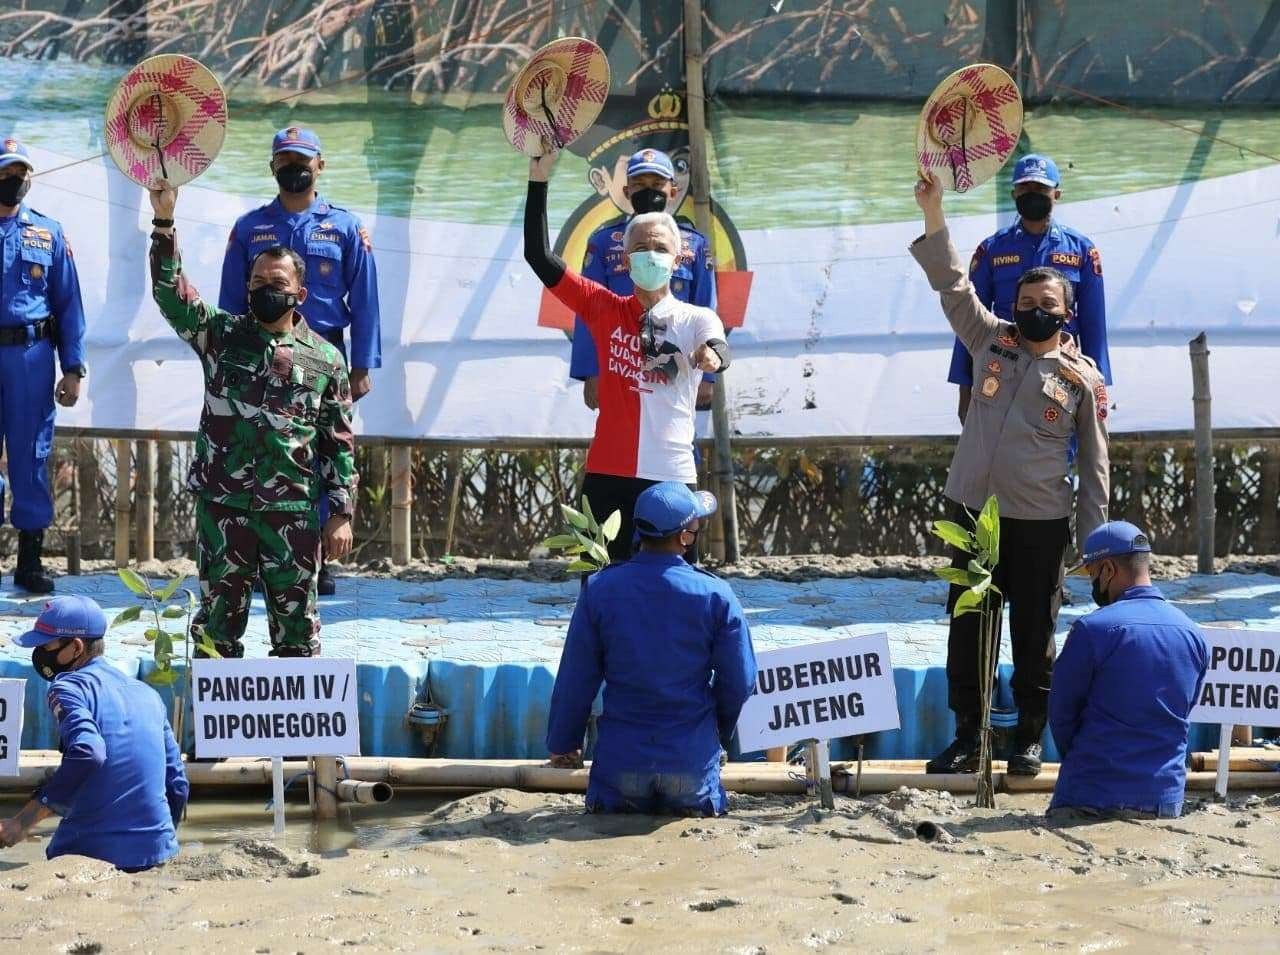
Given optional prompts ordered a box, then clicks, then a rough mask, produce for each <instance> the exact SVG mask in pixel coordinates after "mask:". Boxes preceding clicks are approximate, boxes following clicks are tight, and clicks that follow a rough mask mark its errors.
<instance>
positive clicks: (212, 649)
mask: <svg viewBox="0 0 1280 955" xmlns="http://www.w3.org/2000/svg"><path fill="white" fill-rule="evenodd" d="M200 650H201V652H202V653H204V654H205V656H208V657H212V658H213V659H215V660H221V659H222V654H221V653H219V652H218V648H217V647H216V646H215V645H214V642H213V637H211V636H209V635H208V634H203V635H202V636H201V638H200Z"/></svg>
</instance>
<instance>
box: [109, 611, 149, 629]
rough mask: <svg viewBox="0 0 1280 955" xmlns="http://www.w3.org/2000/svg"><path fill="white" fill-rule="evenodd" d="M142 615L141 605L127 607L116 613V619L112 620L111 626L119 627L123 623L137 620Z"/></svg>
mask: <svg viewBox="0 0 1280 955" xmlns="http://www.w3.org/2000/svg"><path fill="white" fill-rule="evenodd" d="M141 616H142V608H141V607H136V606H135V607H125V608H124V609H123V610H121V611H120V612H119V613H118V614H116V619H114V620H112V621H111V626H113V627H117V626H119V625H120V624H122V623H132V622H133V621H135V620H137V619H138V618H139V617H141Z"/></svg>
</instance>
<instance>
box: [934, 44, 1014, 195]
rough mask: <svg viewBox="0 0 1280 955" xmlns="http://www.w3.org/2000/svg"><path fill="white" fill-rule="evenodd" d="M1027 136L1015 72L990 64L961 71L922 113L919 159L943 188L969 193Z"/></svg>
mask: <svg viewBox="0 0 1280 955" xmlns="http://www.w3.org/2000/svg"><path fill="white" fill-rule="evenodd" d="M1021 134H1022V95H1021V94H1020V93H1019V92H1018V87H1017V85H1016V84H1015V83H1014V82H1013V80H1012V79H1010V77H1009V74H1008V73H1006V72H1005V71H1004V70H1002V69H1000V67H998V66H993V65H992V64H990V63H979V64H976V65H974V66H966V67H964V68H963V69H960V70H956V71H955V72H954V73H952V74H951V75H950V76H948V77H947V78H946V79H945V80H943V81H942V82H941V83H939V84H938V86H937V88H936V89H935V90H934V91H933V93H932V95H930V97H929V98H928V99H927V100H926V101H925V104H924V109H922V110H921V111H920V124H919V126H918V127H917V129H916V159H917V163H918V165H919V169H920V172H921V174H922V175H923V174H924V173H927V172H931V173H933V174H934V175H935V176H937V177H938V178H939V179H940V180H941V181H942V185H943V188H945V189H950V190H952V191H953V192H968V191H969V190H970V189H973V188H975V187H976V186H980V185H982V184H983V183H984V182H986V181H987V180H988V179H990V178H991V177H992V176H994V175H995V174H996V173H997V172H999V171H1000V167H1001V166H1003V165H1004V164H1005V162H1006V161H1007V160H1008V159H1009V157H1010V156H1011V155H1012V154H1013V149H1014V147H1015V146H1016V145H1017V144H1018V137H1019V136H1020V135H1021Z"/></svg>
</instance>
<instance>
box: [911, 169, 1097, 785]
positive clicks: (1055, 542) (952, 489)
mask: <svg viewBox="0 0 1280 955" xmlns="http://www.w3.org/2000/svg"><path fill="white" fill-rule="evenodd" d="M916 202H917V203H918V204H919V206H920V208H921V209H922V210H923V211H924V221H925V234H924V235H923V236H921V237H920V238H919V239H917V240H916V241H915V242H914V243H912V245H911V254H912V255H913V256H914V257H915V259H916V261H917V262H919V263H920V266H921V268H923V269H924V272H925V275H926V276H927V277H928V279H929V284H930V286H932V287H933V289H934V290H935V291H937V292H938V293H939V296H940V298H941V300H942V310H943V312H944V314H945V315H946V316H947V321H948V322H950V323H951V327H952V328H953V329H954V330H955V333H956V335H957V336H958V337H959V338H960V341H961V342H963V343H964V345H965V347H966V348H968V349H969V353H970V354H972V355H973V358H974V389H973V401H972V404H971V405H970V409H969V414H968V415H967V416H966V417H965V422H964V429H963V431H962V432H961V434H960V441H959V444H958V445H957V446H956V451H955V456H954V457H953V458H952V460H951V472H950V474H949V475H948V478H947V486H946V489H945V491H944V493H945V494H946V496H947V498H948V499H949V500H950V501H951V503H952V511H953V513H952V514H950V515H949V516H950V517H951V518H952V519H953V520H957V521H958V522H960V523H967V522H968V518H967V517H966V516H965V509H966V508H967V509H968V510H969V511H972V512H977V511H978V510H979V509H980V508H981V507H982V505H983V504H984V503H985V502H986V500H987V498H988V497H989V496H990V495H992V494H994V495H995V496H996V500H997V501H998V502H999V504H1000V561H999V565H998V567H997V569H996V573H995V581H996V584H997V586H998V587H999V588H1000V590H1001V592H1002V593H1003V595H1004V596H1003V599H1004V600H1006V601H1008V603H1009V605H1010V619H1009V625H1010V627H1009V628H1010V632H1011V636H1012V650H1013V668H1014V673H1013V696H1014V701H1015V703H1017V706H1018V730H1017V736H1016V738H1015V750H1016V751H1015V753H1014V754H1013V755H1012V756H1011V757H1010V759H1009V772H1010V773H1014V774H1016V775H1027V776H1034V775H1036V774H1037V773H1039V771H1040V753H1041V748H1040V737H1041V735H1042V734H1043V732H1044V727H1045V722H1046V720H1047V714H1048V703H1049V677H1050V674H1051V672H1052V670H1053V658H1054V642H1053V634H1054V630H1055V628H1056V626H1057V619H1058V608H1059V606H1060V602H1061V588H1062V580H1063V574H1064V570H1065V566H1064V563H1065V559H1066V553H1067V548H1068V546H1069V544H1070V524H1069V520H1070V514H1071V494H1072V485H1071V478H1070V475H1069V473H1068V468H1069V465H1068V462H1067V445H1068V444H1069V443H1070V441H1071V437H1072V435H1076V436H1077V438H1078V441H1079V446H1080V453H1079V457H1078V459H1077V467H1078V471H1079V477H1080V489H1079V501H1078V503H1077V512H1076V525H1077V526H1076V530H1077V539H1078V540H1080V541H1083V540H1084V539H1085V538H1086V537H1088V536H1089V534H1090V533H1091V532H1092V531H1093V529H1094V528H1095V527H1097V526H1098V525H1100V524H1102V523H1103V522H1104V521H1106V519H1107V499H1108V496H1109V495H1110V487H1111V484H1110V478H1109V474H1108V458H1107V431H1106V417H1107V390H1106V385H1105V384H1104V383H1103V379H1102V374H1101V373H1100V372H1099V371H1098V366H1097V365H1096V364H1094V362H1093V360H1092V359H1090V358H1089V357H1088V356H1086V355H1084V354H1083V353H1082V352H1081V351H1080V348H1079V346H1078V345H1077V344H1076V341H1075V339H1074V338H1073V337H1072V336H1071V335H1069V334H1067V333H1065V332H1064V331H1063V326H1064V325H1065V324H1066V323H1067V321H1068V320H1069V318H1070V316H1071V309H1072V304H1073V301H1072V287H1071V282H1070V281H1069V280H1068V279H1067V277H1066V276H1065V275H1063V274H1062V273H1061V272H1058V271H1057V270H1056V269H1052V268H1043V267H1042V268H1033V269H1028V270H1027V271H1026V272H1025V273H1023V275H1022V277H1021V279H1020V280H1019V283H1018V290H1017V295H1016V298H1015V303H1014V319H1015V321H1014V322H1013V323H1012V324H1011V323H1009V322H1002V321H1000V320H999V319H997V318H996V317H995V315H993V314H992V313H991V312H990V311H989V310H988V309H987V308H986V307H985V306H984V305H983V304H982V303H981V302H980V301H979V299H978V296H977V294H976V293H975V291H974V288H973V285H972V284H971V283H970V281H969V276H968V272H967V270H966V269H965V265H964V260H963V259H961V258H960V256H959V254H958V253H957V252H956V249H955V247H954V246H953V245H952V244H951V238H950V235H949V233H948V232H947V224H946V219H945V217H944V216H943V213H942V185H941V183H939V182H938V180H937V179H936V178H935V177H932V176H930V179H929V181H927V182H925V181H921V182H918V183H917V184H916ZM952 558H953V560H952V563H953V566H957V567H965V566H966V565H967V564H968V562H969V559H970V557H969V555H968V554H964V553H962V552H960V551H958V550H956V551H953V553H952ZM961 592H962V589H961V588H960V587H956V586H953V587H952V588H951V595H950V599H949V600H948V604H947V609H948V611H950V609H951V608H952V607H953V606H954V604H955V601H956V599H957V598H958V597H959V595H960V593H961ZM978 623H979V621H978V615H977V614H966V615H964V616H962V617H959V618H951V629H950V635H949V639H948V646H947V686H948V695H949V705H950V707H951V709H952V711H953V712H954V713H955V716H956V738H955V741H954V742H953V743H952V744H951V745H950V746H948V747H947V748H946V750H944V751H943V752H942V753H941V754H939V755H938V756H937V757H935V758H934V759H932V760H930V762H929V764H928V771H929V772H931V773H963V772H974V771H975V770H976V769H977V763H978V725H979V703H978V699H979V697H978V680H979V674H978Z"/></svg>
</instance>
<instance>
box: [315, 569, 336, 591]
mask: <svg viewBox="0 0 1280 955" xmlns="http://www.w3.org/2000/svg"><path fill="white" fill-rule="evenodd" d="M337 589H338V588H337V585H336V584H335V582H334V577H333V574H331V573H329V565H328V564H323V563H322V564H321V565H320V573H319V574H318V575H317V576H316V593H317V594H319V595H320V596H321V597H332V596H333V595H334V593H335V592H336V591H337Z"/></svg>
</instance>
